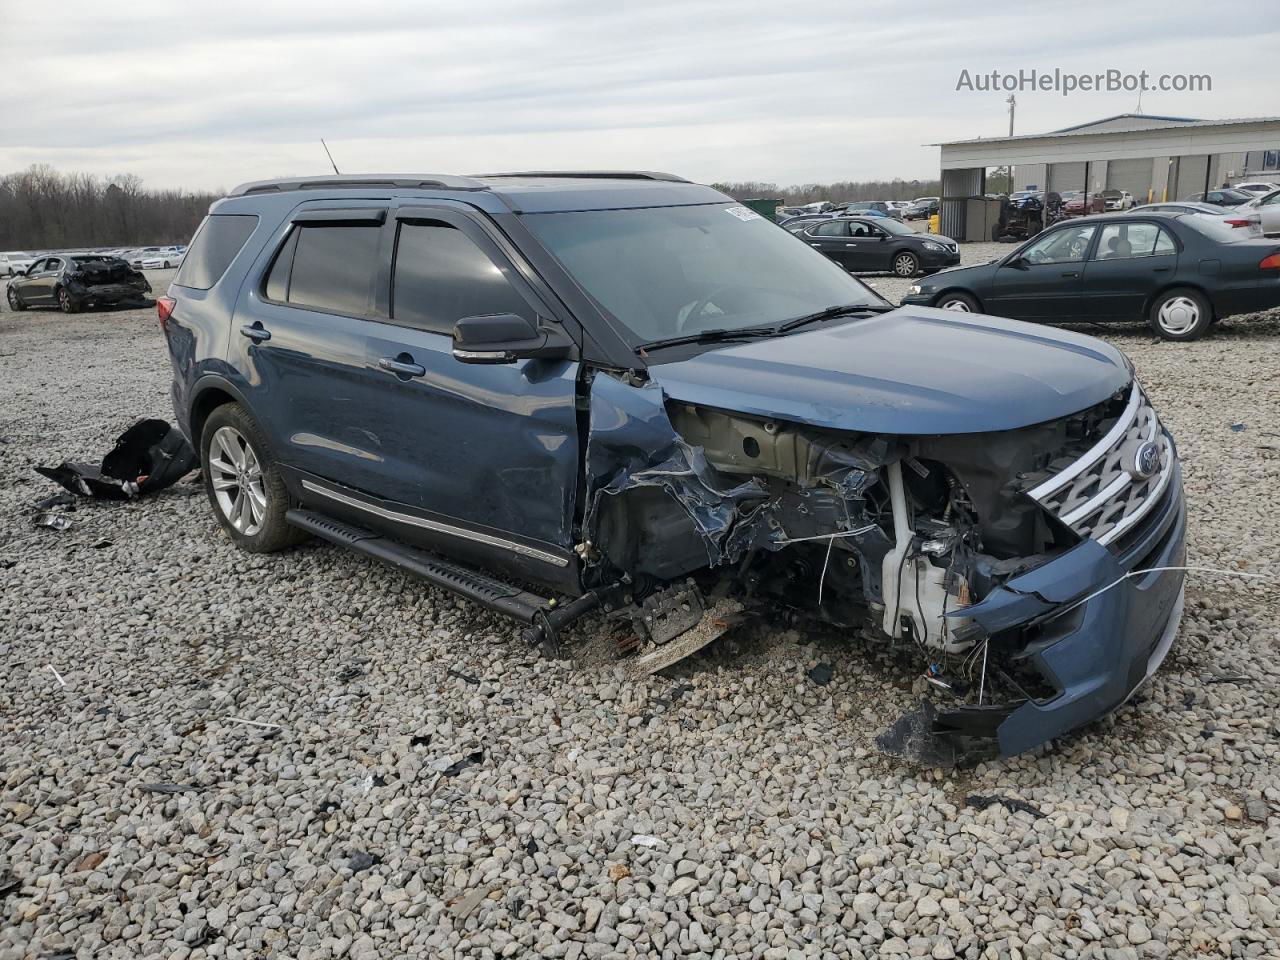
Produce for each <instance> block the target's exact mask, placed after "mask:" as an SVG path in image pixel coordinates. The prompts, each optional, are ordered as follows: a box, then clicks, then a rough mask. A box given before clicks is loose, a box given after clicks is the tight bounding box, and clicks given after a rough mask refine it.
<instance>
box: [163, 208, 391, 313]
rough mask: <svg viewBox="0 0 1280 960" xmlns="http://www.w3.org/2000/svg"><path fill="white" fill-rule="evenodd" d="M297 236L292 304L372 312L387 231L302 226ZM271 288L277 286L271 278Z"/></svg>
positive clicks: (327, 310)
mask: <svg viewBox="0 0 1280 960" xmlns="http://www.w3.org/2000/svg"><path fill="white" fill-rule="evenodd" d="M294 233H295V234H296V235H297V239H296V241H294V243H295V244H296V246H295V249H294V255H293V269H292V270H291V271H290V273H289V288H288V289H289V295H288V297H287V298H286V299H287V302H289V303H291V304H294V305H295V306H299V307H310V308H311V309H313V310H323V311H324V312H325V313H341V314H347V315H349V316H357V317H358V316H364V315H365V314H366V313H368V312H369V297H370V294H371V293H372V291H373V279H374V276H375V274H376V272H377V267H378V238H379V236H380V235H381V233H382V228H381V227H376V226H358V227H355V226H352V227H346V226H341V227H339V226H314V227H310V226H298V227H295V228H294ZM188 259H190V257H188ZM274 272H275V271H274V270H273V271H272V273H274ZM267 286H268V288H270V287H271V286H272V281H271V279H268V281H267Z"/></svg>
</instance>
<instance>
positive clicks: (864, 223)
mask: <svg viewBox="0 0 1280 960" xmlns="http://www.w3.org/2000/svg"><path fill="white" fill-rule="evenodd" d="M884 238H885V233H884V231H883V230H881V229H880V228H879V227H877V226H875V225H874V224H873V223H872V222H871V221H869V220H850V221H849V239H848V240H847V241H846V243H845V248H846V254H845V262H846V263H847V264H848V267H849V269H850V270H888V269H889V247H888V244H886V243H885V242H884Z"/></svg>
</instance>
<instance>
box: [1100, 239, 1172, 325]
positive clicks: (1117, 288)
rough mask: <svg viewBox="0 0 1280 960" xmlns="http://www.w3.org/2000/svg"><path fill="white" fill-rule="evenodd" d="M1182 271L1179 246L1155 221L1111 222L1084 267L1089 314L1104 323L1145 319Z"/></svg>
mask: <svg viewBox="0 0 1280 960" xmlns="http://www.w3.org/2000/svg"><path fill="white" fill-rule="evenodd" d="M1177 269H1178V245H1177V244H1176V243H1175V242H1174V240H1173V237H1171V236H1170V235H1169V232H1168V231H1167V230H1164V229H1163V228H1162V227H1160V226H1158V225H1157V224H1154V223H1144V222H1134V223H1108V224H1105V225H1104V226H1103V227H1102V229H1101V231H1100V232H1099V234H1098V244H1097V248H1096V249H1095V250H1094V252H1093V256H1092V257H1091V258H1090V260H1089V261H1088V262H1087V263H1086V264H1085V265H1084V293H1083V302H1084V309H1085V313H1086V314H1087V315H1088V316H1090V317H1093V318H1096V319H1099V320H1141V319H1143V311H1144V310H1145V308H1146V305H1147V301H1148V299H1149V298H1150V297H1151V295H1152V294H1154V293H1155V292H1156V291H1157V290H1158V289H1160V288H1161V287H1163V286H1165V285H1167V284H1168V282H1169V280H1170V278H1171V277H1173V275H1174V274H1175V273H1176V272H1177Z"/></svg>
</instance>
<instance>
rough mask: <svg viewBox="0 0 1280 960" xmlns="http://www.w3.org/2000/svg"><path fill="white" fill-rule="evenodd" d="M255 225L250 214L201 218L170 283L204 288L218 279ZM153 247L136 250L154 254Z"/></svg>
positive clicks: (256, 221) (155, 249) (256, 223)
mask: <svg viewBox="0 0 1280 960" xmlns="http://www.w3.org/2000/svg"><path fill="white" fill-rule="evenodd" d="M257 225H258V218H257V217H256V216H251V215H241V214H234V215H233V214H225V215H218V216H210V217H205V220H204V223H202V224H201V225H200V229H199V230H197V231H196V235H195V239H193V240H192V241H191V247H190V251H189V252H188V253H187V258H186V259H185V260H184V261H182V268H181V269H180V270H179V271H178V276H177V277H176V278H174V281H173V282H174V283H176V284H177V285H178V286H180V287H194V288H195V289H197V290H208V289H209V288H210V287H212V286H213V285H214V284H215V283H217V282H218V281H219V280H221V279H222V275H223V274H224V273H226V272H227V267H229V266H231V261H232V260H234V259H235V258H236V254H237V253H239V252H240V250H241V248H242V247H244V244H245V241H246V240H248V239H249V234H251V233H253V228H254V227H256V226H257ZM157 250H158V248H157V247H147V248H145V249H143V250H142V251H140V252H141V253H144V254H146V253H155V252H157Z"/></svg>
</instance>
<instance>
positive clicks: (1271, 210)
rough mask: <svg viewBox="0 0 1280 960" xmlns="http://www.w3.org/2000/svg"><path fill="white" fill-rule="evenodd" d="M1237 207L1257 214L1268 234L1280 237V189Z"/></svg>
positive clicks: (1264, 230) (1263, 230)
mask: <svg viewBox="0 0 1280 960" xmlns="http://www.w3.org/2000/svg"><path fill="white" fill-rule="evenodd" d="M1237 209H1238V210H1240V211H1241V212H1244V211H1248V212H1249V213H1250V214H1256V215H1257V216H1258V219H1259V222H1260V224H1261V227H1262V232H1263V233H1264V234H1265V235H1266V236H1268V237H1280V190H1272V191H1271V192H1270V193H1268V194H1264V195H1263V196H1261V197H1257V198H1255V199H1253V200H1250V201H1249V202H1248V203H1246V204H1245V205H1244V206H1242V207H1238V208H1237Z"/></svg>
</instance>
